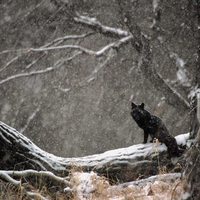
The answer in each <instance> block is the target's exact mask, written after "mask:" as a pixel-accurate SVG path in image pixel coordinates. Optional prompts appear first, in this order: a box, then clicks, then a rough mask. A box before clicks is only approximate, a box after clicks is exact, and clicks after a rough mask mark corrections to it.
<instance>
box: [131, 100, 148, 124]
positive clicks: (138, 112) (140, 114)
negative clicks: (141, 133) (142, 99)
mask: <svg viewBox="0 0 200 200" xmlns="http://www.w3.org/2000/svg"><path fill="white" fill-rule="evenodd" d="M131 106H132V109H131V116H132V117H133V119H134V120H135V121H136V122H139V121H141V120H142V119H144V118H145V116H146V111H145V110H144V103H141V105H136V104H134V103H133V102H131Z"/></svg>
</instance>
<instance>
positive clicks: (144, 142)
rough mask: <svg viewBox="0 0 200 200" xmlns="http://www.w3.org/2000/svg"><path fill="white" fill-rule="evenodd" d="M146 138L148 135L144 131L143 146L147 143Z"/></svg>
mask: <svg viewBox="0 0 200 200" xmlns="http://www.w3.org/2000/svg"><path fill="white" fill-rule="evenodd" d="M148 136H149V133H148V132H146V131H144V141H143V144H146V143H147V140H148Z"/></svg>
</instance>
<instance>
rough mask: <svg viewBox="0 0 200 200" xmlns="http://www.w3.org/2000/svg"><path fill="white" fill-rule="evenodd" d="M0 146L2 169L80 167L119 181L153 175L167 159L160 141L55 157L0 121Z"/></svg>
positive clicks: (59, 171) (179, 139)
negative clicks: (87, 153) (68, 156)
mask: <svg viewBox="0 0 200 200" xmlns="http://www.w3.org/2000/svg"><path fill="white" fill-rule="evenodd" d="M188 137H189V134H183V135H180V136H177V137H176V139H177V142H178V144H182V145H185V144H186V141H187V139H188ZM0 146H1V150H0V151H1V153H0V166H1V170H15V171H21V170H29V169H33V170H36V171H50V172H53V173H54V174H55V175H59V176H66V175H68V174H69V172H70V170H71V169H72V168H80V169H81V170H83V171H95V172H97V173H98V174H99V175H104V176H106V177H108V178H110V179H112V180H113V179H114V180H119V181H120V182H127V181H133V180H136V179H137V178H139V177H140V178H141V177H149V176H151V175H155V174H157V173H158V171H159V170H160V168H161V167H162V166H164V165H167V164H169V162H170V161H169V160H168V159H167V158H166V156H165V154H166V150H167V148H166V146H165V145H164V144H162V145H161V144H160V143H149V144H137V145H133V146H130V147H127V148H121V149H116V150H111V151H107V152H105V153H102V154H96V155H91V156H85V157H79V158H62V157H57V156H55V155H52V154H50V153H47V152H45V151H43V150H42V149H40V148H39V147H37V146H36V145H35V144H34V143H33V142H32V141H30V140H29V139H28V138H27V137H25V136H24V135H22V134H21V133H19V132H18V131H16V130H15V129H13V128H11V127H9V126H7V125H6V124H4V123H2V122H0ZM161 155H162V156H161Z"/></svg>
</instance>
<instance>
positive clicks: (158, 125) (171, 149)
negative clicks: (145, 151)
mask: <svg viewBox="0 0 200 200" xmlns="http://www.w3.org/2000/svg"><path fill="white" fill-rule="evenodd" d="M131 105H132V111H131V116H132V117H133V119H134V120H135V122H136V123H137V125H138V126H139V127H140V128H141V129H143V130H144V141H143V143H144V144H145V143H147V140H148V136H149V135H150V136H151V139H152V140H151V141H150V142H152V141H153V139H155V138H156V139H158V140H159V142H161V143H164V144H165V145H166V146H167V151H168V157H172V156H180V155H181V153H182V152H183V151H182V150H180V149H179V147H178V145H177V142H176V139H175V138H174V137H173V136H172V135H171V134H170V133H169V131H168V129H167V128H166V126H165V124H164V122H163V121H162V120H161V119H160V118H159V117H156V116H155V115H152V114H151V113H150V112H148V111H147V110H145V109H144V103H142V104H141V105H136V104H134V103H133V102H132V104H131Z"/></svg>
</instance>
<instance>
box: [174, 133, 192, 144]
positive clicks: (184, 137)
mask: <svg viewBox="0 0 200 200" xmlns="http://www.w3.org/2000/svg"><path fill="white" fill-rule="evenodd" d="M189 137H190V133H186V134H182V135H178V136H176V137H175V138H176V141H177V144H178V145H183V146H184V145H186V143H187V140H188V139H189Z"/></svg>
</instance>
